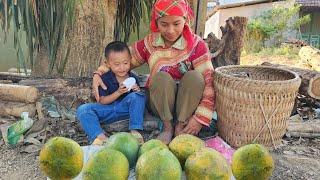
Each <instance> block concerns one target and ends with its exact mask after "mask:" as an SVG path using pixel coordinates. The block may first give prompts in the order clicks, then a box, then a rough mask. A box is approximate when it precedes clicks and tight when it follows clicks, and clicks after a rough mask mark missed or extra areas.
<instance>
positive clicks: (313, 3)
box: [296, 0, 320, 7]
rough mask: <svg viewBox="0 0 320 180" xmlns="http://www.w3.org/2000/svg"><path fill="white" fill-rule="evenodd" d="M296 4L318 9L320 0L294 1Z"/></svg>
mask: <svg viewBox="0 0 320 180" xmlns="http://www.w3.org/2000/svg"><path fill="white" fill-rule="evenodd" d="M296 2H297V3H298V4H301V5H302V6H305V7H320V0H296Z"/></svg>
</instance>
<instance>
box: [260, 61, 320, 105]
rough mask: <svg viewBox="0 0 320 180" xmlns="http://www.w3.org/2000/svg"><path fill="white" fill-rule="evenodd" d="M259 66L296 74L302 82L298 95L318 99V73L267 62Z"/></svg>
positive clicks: (319, 89) (319, 77)
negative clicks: (276, 68)
mask: <svg viewBox="0 0 320 180" xmlns="http://www.w3.org/2000/svg"><path fill="white" fill-rule="evenodd" d="M261 65H263V66H271V67H278V68H282V69H287V70H291V71H293V72H296V73H297V74H298V75H299V76H300V78H301V80H302V81H301V85H300V88H299V93H300V94H302V95H305V96H308V97H312V98H315V99H320V72H317V71H311V70H306V69H300V68H294V67H288V66H285V65H279V64H271V63H268V62H264V63H262V64H261Z"/></svg>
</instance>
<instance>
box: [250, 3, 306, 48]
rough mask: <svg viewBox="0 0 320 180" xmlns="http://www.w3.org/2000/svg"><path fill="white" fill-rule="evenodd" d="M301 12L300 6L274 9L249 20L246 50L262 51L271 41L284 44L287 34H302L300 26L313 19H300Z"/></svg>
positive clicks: (275, 43)
mask: <svg viewBox="0 0 320 180" xmlns="http://www.w3.org/2000/svg"><path fill="white" fill-rule="evenodd" d="M299 12H300V5H294V6H293V7H290V8H284V7H274V8H272V9H270V10H267V11H264V12H262V13H261V15H259V16H256V17H254V18H252V19H251V20H249V22H248V25H247V34H246V45H245V49H246V50H248V51H260V50H261V48H263V47H265V46H266V42H267V41H269V40H273V42H274V43H273V45H275V46H277V45H279V44H280V43H281V42H283V39H284V33H285V32H290V31H295V30H296V31H298V32H300V26H301V25H303V24H306V23H308V22H309V21H310V20H311V19H310V15H305V16H302V17H299Z"/></svg>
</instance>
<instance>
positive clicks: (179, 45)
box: [152, 33, 186, 50]
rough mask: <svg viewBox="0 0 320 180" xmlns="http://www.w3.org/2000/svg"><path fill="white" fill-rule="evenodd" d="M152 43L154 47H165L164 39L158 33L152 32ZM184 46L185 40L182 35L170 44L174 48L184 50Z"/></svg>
mask: <svg viewBox="0 0 320 180" xmlns="http://www.w3.org/2000/svg"><path fill="white" fill-rule="evenodd" d="M153 39H154V40H153V43H152V45H153V46H154V47H162V48H165V46H166V45H165V43H164V39H163V37H162V36H161V34H160V33H154V38H153ZM185 47H186V40H185V38H184V37H183V36H180V38H179V39H178V40H177V41H176V42H175V43H174V44H173V45H172V46H171V48H175V49H178V50H184V49H185Z"/></svg>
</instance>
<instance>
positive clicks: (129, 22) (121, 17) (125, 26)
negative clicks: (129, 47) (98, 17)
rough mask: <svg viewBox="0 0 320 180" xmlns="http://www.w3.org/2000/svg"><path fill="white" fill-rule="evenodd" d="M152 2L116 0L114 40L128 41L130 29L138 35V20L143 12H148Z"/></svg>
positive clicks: (148, 0)
mask: <svg viewBox="0 0 320 180" xmlns="http://www.w3.org/2000/svg"><path fill="white" fill-rule="evenodd" d="M153 2H154V0H139V1H137V0H118V8H117V19H116V23H115V28H114V35H115V40H122V41H124V42H128V40H129V37H130V33H131V31H135V32H136V33H137V34H138V37H139V27H140V21H141V19H142V18H143V17H144V16H143V15H144V13H147V14H148V15H149V14H150V12H151V8H152V5H153ZM145 11H146V12H145ZM147 17H149V16H147Z"/></svg>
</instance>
